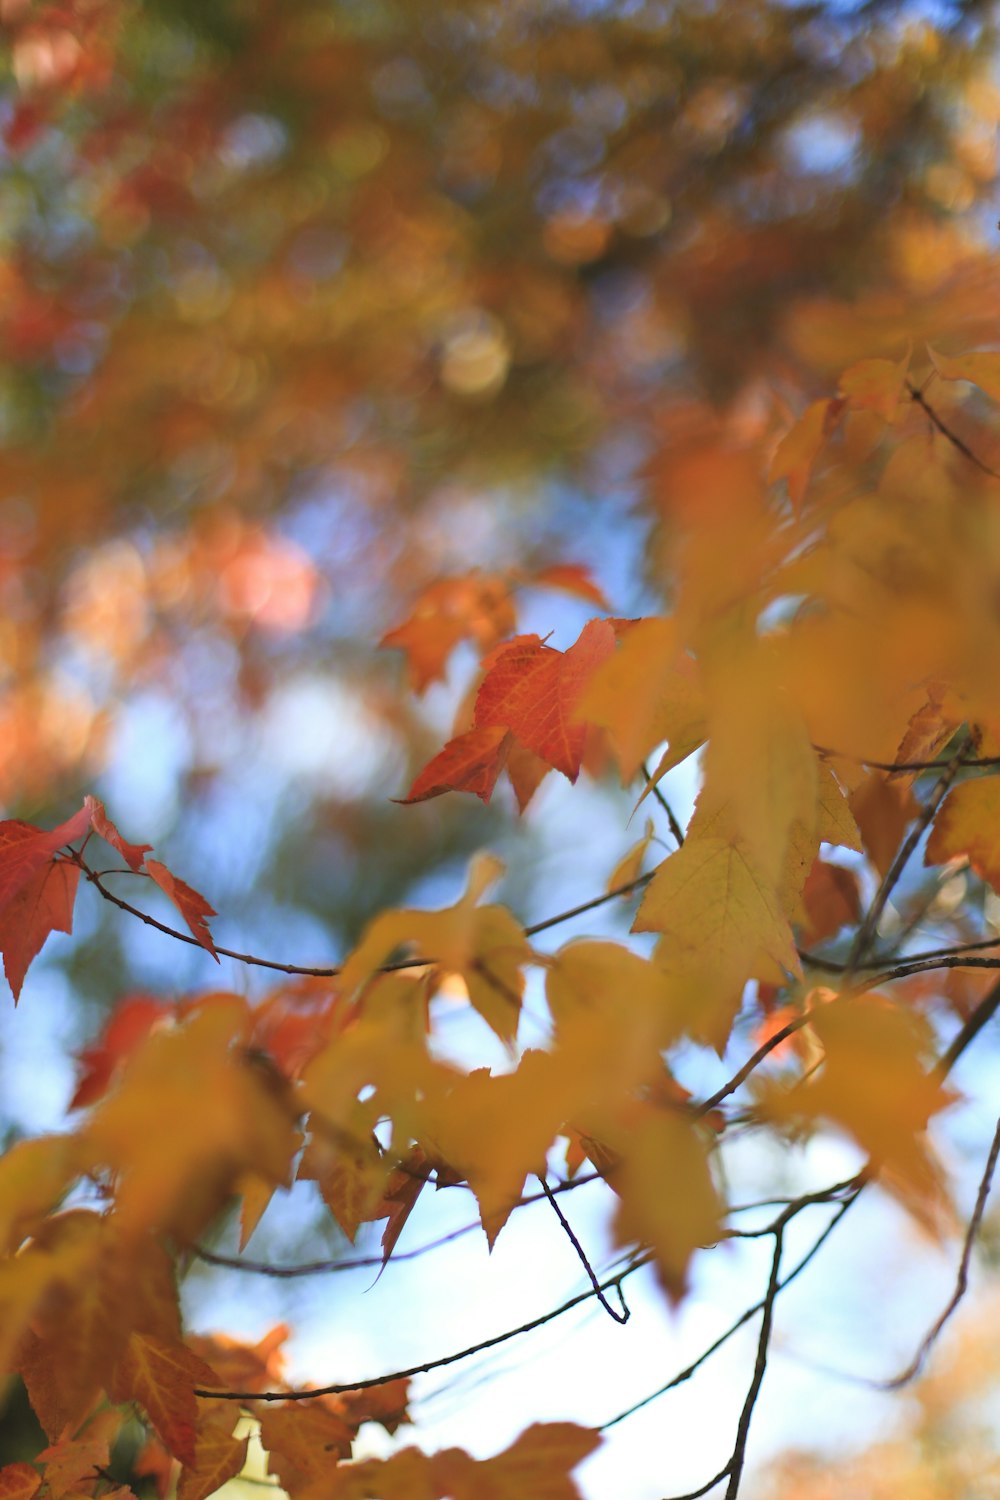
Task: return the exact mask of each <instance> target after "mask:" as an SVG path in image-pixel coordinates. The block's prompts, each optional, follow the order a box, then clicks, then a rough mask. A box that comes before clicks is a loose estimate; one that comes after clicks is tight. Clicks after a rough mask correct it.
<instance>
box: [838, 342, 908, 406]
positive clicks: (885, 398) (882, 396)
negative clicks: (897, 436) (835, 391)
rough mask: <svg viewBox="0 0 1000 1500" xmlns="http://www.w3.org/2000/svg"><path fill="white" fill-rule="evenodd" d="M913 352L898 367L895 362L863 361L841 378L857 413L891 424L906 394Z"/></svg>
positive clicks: (842, 387)
mask: <svg viewBox="0 0 1000 1500" xmlns="http://www.w3.org/2000/svg"><path fill="white" fill-rule="evenodd" d="M909 363H910V352H909V350H907V352H906V354H905V355H904V357H903V358H902V359H901V360H900V361H899V362H898V363H897V362H896V361H894V360H891V359H860V360H858V362H857V364H854V365H851V366H850V367H849V368H848V369H846V370H845V371H844V373H843V374H842V375H841V377H840V389H841V392H842V394H843V395H844V396H846V397H847V401H848V404H849V405H850V406H851V407H852V408H854V409H861V410H865V411H873V412H877V413H878V415H879V416H881V417H884V418H885V420H886V421H887V422H891V421H892V419H893V417H894V416H895V415H896V411H897V410H898V407H899V402H900V397H901V396H902V394H903V381H904V380H905V378H906V368H907V365H908V364H909Z"/></svg>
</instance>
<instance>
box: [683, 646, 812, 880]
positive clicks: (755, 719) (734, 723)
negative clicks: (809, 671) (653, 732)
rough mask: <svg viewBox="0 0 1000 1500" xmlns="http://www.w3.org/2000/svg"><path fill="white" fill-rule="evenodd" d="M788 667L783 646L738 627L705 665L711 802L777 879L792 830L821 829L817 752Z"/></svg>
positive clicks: (707, 782) (708, 794)
mask: <svg viewBox="0 0 1000 1500" xmlns="http://www.w3.org/2000/svg"><path fill="white" fill-rule="evenodd" d="M782 666H783V663H782V653H781V649H780V644H779V643H778V642H774V641H769V640H761V639H760V638H759V637H758V636H757V635H756V633H755V632H752V631H750V630H748V629H747V628H746V627H745V625H743V624H738V625H737V626H736V628H735V629H733V630H725V631H724V632H721V633H720V637H719V638H718V639H717V641H716V642H714V643H713V649H712V652H711V660H710V663H709V665H708V666H707V667H706V683H707V690H708V693H709V697H710V705H711V706H710V710H709V718H708V723H709V741H708V749H707V750H706V752H705V788H706V800H707V801H708V802H710V803H712V804H714V805H717V806H722V805H726V806H728V809H729V815H730V818H731V822H732V826H733V829H734V831H735V834H736V836H737V837H738V838H739V839H740V840H741V841H742V842H743V843H744V844H745V845H746V846H747V847H748V849H750V850H751V851H752V853H753V858H754V862H755V864H756V865H758V866H759V867H760V868H761V869H762V870H763V871H765V872H766V874H767V875H768V877H769V878H770V879H771V880H772V881H776V880H777V878H778V875H779V872H780V871H781V870H782V869H783V868H784V865H785V859H786V855H787V851H788V841H789V836H790V833H791V830H792V827H793V826H794V825H795V824H802V825H803V827H804V828H805V830H806V833H807V835H808V836H809V837H811V836H812V834H813V832H814V830H815V826H816V783H817V772H816V752H815V751H814V750H813V748H812V745H811V743H810V739H809V734H808V732H807V730H806V726H805V723H804V721H803V719H802V716H801V714H800V713H799V711H798V709H797V707H796V705H795V703H794V701H793V699H792V698H791V696H790V694H789V693H788V692H787V691H786V689H785V686H784V683H783V680H782V677H783V672H782ZM810 863H811V860H810ZM803 878H804V876H803Z"/></svg>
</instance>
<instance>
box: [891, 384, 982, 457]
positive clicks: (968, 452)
mask: <svg viewBox="0 0 1000 1500" xmlns="http://www.w3.org/2000/svg"><path fill="white" fill-rule="evenodd" d="M906 389H907V390H908V391H909V393H910V400H911V401H913V402H914V403H915V404H916V405H917V406H919V407H920V409H921V411H923V412H925V413H926V414H927V417H928V419H929V420H930V422H931V424H932V425H933V426H934V427H936V428H937V430H938V432H940V434H941V436H942V437H945V438H947V439H948V441H949V443H951V445H952V447H953V448H955V449H957V450H958V452H959V453H961V455H962V457H963V458H967V459H968V461H969V463H970V464H975V466H976V468H977V469H979V470H980V471H981V472H982V473H983V474H988V475H989V476H990V478H991V479H1000V474H998V473H997V471H996V469H991V468H990V466H989V464H987V463H984V462H983V460H982V459H981V458H980V457H979V455H978V454H977V453H974V452H973V451H972V449H971V448H970V447H969V445H968V443H966V442H965V441H964V439H963V438H960V437H959V435H958V433H957V432H955V431H954V429H953V428H951V427H949V426H948V425H947V424H946V423H945V422H944V421H943V420H942V418H941V417H939V416H938V414H937V412H936V411H935V410H934V408H933V406H931V405H930V403H929V402H928V401H927V399H926V397H925V396H924V393H923V391H922V390H920V389H919V388H918V387H917V386H915V385H914V384H913V382H912V381H911V380H908V381H907V382H906Z"/></svg>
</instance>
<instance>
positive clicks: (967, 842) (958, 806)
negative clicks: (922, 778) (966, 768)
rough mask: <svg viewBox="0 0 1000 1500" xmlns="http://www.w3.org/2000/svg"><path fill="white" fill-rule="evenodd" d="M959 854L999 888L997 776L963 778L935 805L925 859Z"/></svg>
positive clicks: (941, 861)
mask: <svg viewBox="0 0 1000 1500" xmlns="http://www.w3.org/2000/svg"><path fill="white" fill-rule="evenodd" d="M962 856H964V857H965V858H966V859H968V861H969V864H970V865H971V866H972V868H973V869H974V870H975V872H976V874H977V875H981V876H982V877H983V879H984V880H987V881H989V883H990V885H992V886H993V887H994V888H1000V777H996V776H977V777H974V778H973V779H972V780H970V781H964V782H963V783H962V785H961V786H957V787H955V788H954V790H952V791H951V792H949V793H948V796H947V797H946V798H945V800H944V802H943V803H942V805H941V807H940V808H939V809H938V812H937V816H936V817H935V819H934V824H933V826H932V828H931V833H930V838H929V839H928V840H927V848H926V851H925V853H924V863H925V864H928V865H943V864H947V862H948V860H950V859H957V858H959V857H962Z"/></svg>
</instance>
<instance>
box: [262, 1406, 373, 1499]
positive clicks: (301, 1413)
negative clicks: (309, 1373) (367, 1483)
mask: <svg viewBox="0 0 1000 1500" xmlns="http://www.w3.org/2000/svg"><path fill="white" fill-rule="evenodd" d="M359 1425H360V1423H359V1424H355V1423H353V1422H351V1423H349V1422H348V1421H346V1420H345V1419H344V1417H343V1416H342V1415H341V1413H340V1412H339V1411H338V1410H336V1409H335V1403H334V1402H333V1401H329V1400H316V1401H296V1402H288V1403H285V1404H282V1405H271V1404H270V1403H269V1404H268V1405H267V1406H266V1407H265V1409H264V1410H263V1411H262V1412H261V1414H260V1440H261V1442H262V1443H263V1445H264V1447H265V1448H266V1450H267V1452H268V1454H269V1455H270V1464H269V1467H270V1469H271V1470H272V1471H273V1472H274V1473H275V1474H277V1476H278V1478H279V1479H280V1480H281V1483H282V1485H283V1486H284V1488H285V1489H286V1490H288V1491H290V1492H291V1493H292V1494H295V1495H297V1494H298V1493H299V1492H300V1491H301V1490H302V1488H303V1486H304V1485H305V1484H306V1483H307V1481H308V1480H310V1479H312V1478H319V1477H321V1476H322V1475H323V1474H328V1473H329V1471H330V1468H331V1460H336V1459H337V1458H347V1457H348V1456H349V1455H350V1452H351V1442H352V1439H353V1438H354V1435H355V1433H356V1432H357V1428H358V1426H359Z"/></svg>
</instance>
